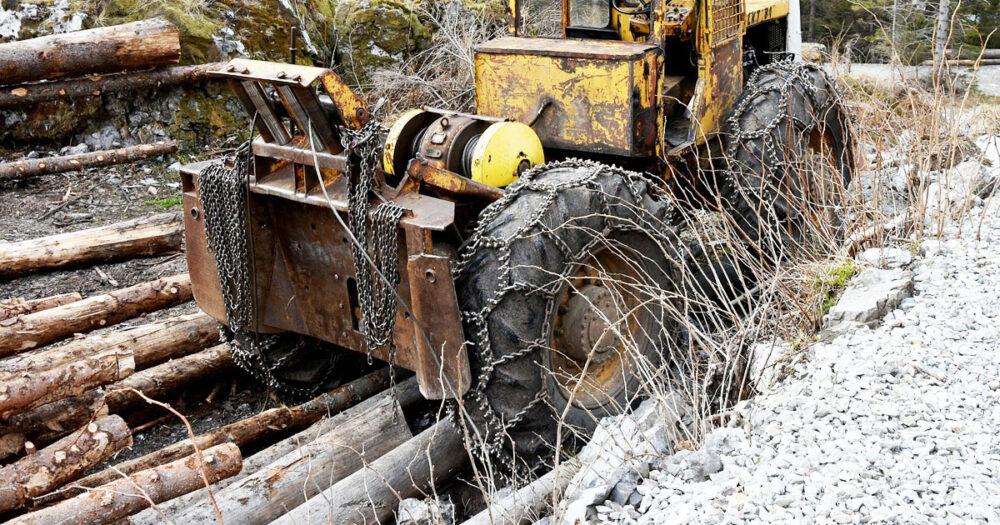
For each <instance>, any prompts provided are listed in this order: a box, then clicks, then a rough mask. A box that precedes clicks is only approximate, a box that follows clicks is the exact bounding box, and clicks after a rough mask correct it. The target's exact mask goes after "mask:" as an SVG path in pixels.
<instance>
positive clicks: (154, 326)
mask: <svg viewBox="0 0 1000 525" xmlns="http://www.w3.org/2000/svg"><path fill="white" fill-rule="evenodd" d="M218 342H219V323H218V322H217V321H216V320H215V319H212V318H211V317H209V316H208V315H206V314H204V313H201V312H198V313H196V314H190V315H181V316H177V317H171V318H170V319H167V320H165V321H158V322H155V323H149V324H144V325H139V326H136V327H133V328H127V329H125V330H119V331H115V332H112V333H109V334H102V335H91V336H88V337H85V338H82V339H75V340H73V341H70V342H68V343H66V344H63V345H60V346H56V347H52V348H44V349H41V350H36V351H33V352H25V353H23V354H19V355H16V356H13V357H9V358H7V359H3V360H0V385H2V384H4V383H5V382H7V381H10V380H12V378H15V377H18V376H22V375H24V374H25V373H38V372H41V371H43V370H48V369H52V368H55V367H58V366H61V365H64V364H66V363H72V362H74V361H77V360H79V359H84V358H86V357H88V356H92V355H95V354H98V353H102V352H106V351H109V350H121V351H126V350H128V351H130V352H132V356H133V357H134V358H135V369H136V370H142V369H144V368H149V367H150V366H153V365H157V364H160V363H162V362H164V361H166V360H168V359H175V358H178V357H183V356H185V355H188V354H190V353H192V352H196V351H198V350H202V349H204V348H207V347H209V346H211V345H214V344H216V343H218Z"/></svg>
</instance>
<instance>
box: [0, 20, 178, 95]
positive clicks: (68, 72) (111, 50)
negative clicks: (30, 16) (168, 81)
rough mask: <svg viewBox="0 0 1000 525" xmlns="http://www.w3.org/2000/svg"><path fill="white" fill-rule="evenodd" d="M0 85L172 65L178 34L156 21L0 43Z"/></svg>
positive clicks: (174, 58) (172, 28)
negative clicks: (0, 57)
mask: <svg viewBox="0 0 1000 525" xmlns="http://www.w3.org/2000/svg"><path fill="white" fill-rule="evenodd" d="M0 56H2V57H3V60H2V61H0V84H20V83H22V82H31V81H35V80H51V79H55V78H63V77H69V76H81V75H88V74H93V73H112V72H117V71H128V70H132V69H143V68H148V67H154V66H166V65H171V64H176V63H178V62H179V61H180V58H181V43H180V33H179V32H178V31H177V28H176V27H174V25H173V24H171V23H170V22H167V21H166V20H163V19H161V18H154V19H152V20H143V21H140V22H133V23H130V24H123V25H118V26H111V27H100V28H96V29H89V30H87V31H76V32H73V33H66V34H61V35H51V36H44V37H40V38H32V39H30V40H21V41H19V42H9V43H6V44H0Z"/></svg>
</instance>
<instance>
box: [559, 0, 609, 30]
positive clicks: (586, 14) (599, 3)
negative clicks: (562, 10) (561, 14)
mask: <svg viewBox="0 0 1000 525" xmlns="http://www.w3.org/2000/svg"><path fill="white" fill-rule="evenodd" d="M569 25H570V26H572V27H579V28H594V29H603V28H606V27H608V26H609V25H611V4H610V3H609V0H570V2H569Z"/></svg>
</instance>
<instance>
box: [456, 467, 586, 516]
mask: <svg viewBox="0 0 1000 525" xmlns="http://www.w3.org/2000/svg"><path fill="white" fill-rule="evenodd" d="M579 471H580V460H579V459H577V458H571V459H569V460H568V461H565V462H563V463H560V464H559V466H558V467H557V468H555V469H553V470H550V471H549V472H548V473H546V474H545V475H544V476H541V477H540V478H538V479H536V480H535V481H532V482H531V483H529V484H527V485H525V486H524V487H521V488H520V489H518V490H516V491H514V492H513V493H511V494H507V495H506V496H503V497H500V498H497V499H495V500H493V501H491V502H490V505H489V507H487V508H486V509H485V510H483V511H482V512H480V513H479V514H476V515H475V516H473V517H472V518H470V519H469V520H468V521H466V522H465V523H463V524H462V525H522V524H528V523H533V522H534V520H537V519H539V518H540V517H541V516H545V515H547V514H548V513H549V512H550V511H551V510H552V495H553V494H562V492H563V491H565V490H566V487H567V486H568V485H569V483H570V481H572V480H573V476H575V475H576V473H577V472H579Z"/></svg>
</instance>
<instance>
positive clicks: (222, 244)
mask: <svg viewBox="0 0 1000 525" xmlns="http://www.w3.org/2000/svg"><path fill="white" fill-rule="evenodd" d="M234 160H235V162H234V163H233V167H231V168H229V167H226V165H225V163H224V162H223V161H219V162H215V163H212V164H211V165H209V166H208V167H207V168H205V169H204V170H203V171H202V172H201V174H200V175H199V176H198V191H199V195H200V197H201V206H202V211H203V213H204V216H205V233H206V237H207V240H208V247H209V250H210V251H211V252H212V253H213V254H214V256H215V264H216V267H217V268H218V271H219V284H220V285H221V288H222V299H223V303H224V305H225V309H226V327H224V328H223V329H222V330H220V332H221V339H222V341H223V342H225V343H227V344H228V345H229V348H230V350H231V351H232V355H233V362H234V363H236V365H237V366H238V367H239V368H240V369H242V370H243V371H245V372H246V373H247V374H249V375H250V376H251V377H253V378H254V379H256V380H257V381H259V382H261V383H264V384H265V385H267V386H268V387H270V388H273V389H275V390H276V391H278V392H282V393H284V394H288V395H293V396H297V397H309V396H312V395H314V394H315V393H316V391H317V389H318V388H319V387H320V386H322V385H323V383H325V382H326V381H327V380H329V379H330V377H331V376H332V375H333V373H334V371H335V367H333V366H330V368H329V370H328V371H327V375H326V376H325V377H323V379H322V380H321V381H319V382H317V384H316V385H315V386H313V387H308V388H304V387H300V386H296V385H292V384H290V383H288V382H286V381H284V380H282V379H281V378H279V377H278V376H277V375H276V372H277V371H279V370H280V369H281V368H282V367H283V366H284V365H285V364H286V363H287V362H288V360H290V359H291V358H292V357H293V356H294V355H295V353H296V352H297V351H301V350H302V349H303V348H304V345H307V344H310V343H309V342H307V341H306V340H305V339H304V338H300V339H299V340H298V341H296V343H295V347H294V348H293V349H291V351H289V352H286V353H285V354H284V355H282V356H281V357H280V358H278V359H277V360H275V361H274V362H271V361H270V360H269V359H268V358H267V355H268V353H273V351H274V350H275V348H276V347H277V345H279V344H281V342H280V336H277V335H260V334H257V333H255V332H253V330H252V326H253V323H254V320H255V319H256V318H257V310H256V300H255V297H254V288H253V277H252V276H253V273H252V272H253V261H252V260H251V258H250V238H249V235H248V234H247V232H248V231H249V228H250V222H249V217H248V206H249V202H248V199H249V197H248V193H249V188H248V183H249V175H250V170H251V166H252V162H253V155H252V153H251V151H250V148H249V144H247V145H244V146H243V147H241V148H240V149H239V150H238V151H237V153H236V155H235V159H234Z"/></svg>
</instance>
